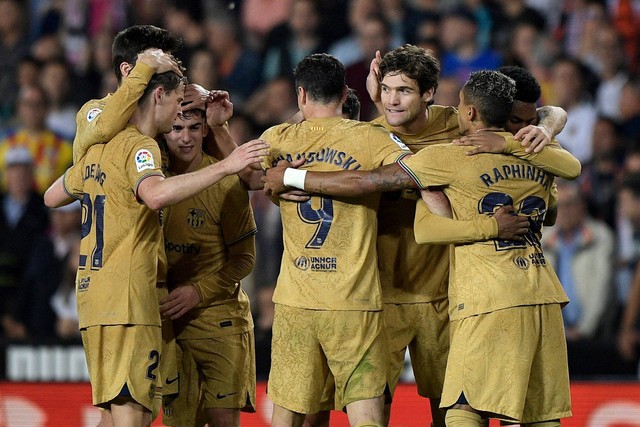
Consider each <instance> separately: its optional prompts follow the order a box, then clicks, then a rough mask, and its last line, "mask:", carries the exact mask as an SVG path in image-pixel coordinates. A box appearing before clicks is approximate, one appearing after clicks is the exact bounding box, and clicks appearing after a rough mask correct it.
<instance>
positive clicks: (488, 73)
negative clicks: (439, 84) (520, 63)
mask: <svg viewBox="0 0 640 427" xmlns="http://www.w3.org/2000/svg"><path fill="white" fill-rule="evenodd" d="M462 92H463V93H464V99H465V102H466V103H467V104H469V105H473V106H474V107H475V108H476V110H477V111H478V114H479V115H480V117H481V119H482V121H483V122H484V124H486V125H487V126H499V127H503V126H504V124H505V123H506V122H507V119H508V118H509V115H510V114H511V109H512V107H513V97H514V95H515V93H516V83H515V82H514V81H513V79H512V78H510V77H507V76H505V75H504V74H502V73H500V72H498V71H493V70H481V71H476V72H474V73H471V75H470V76H469V80H467V82H466V83H465V85H464V87H463V88H462Z"/></svg>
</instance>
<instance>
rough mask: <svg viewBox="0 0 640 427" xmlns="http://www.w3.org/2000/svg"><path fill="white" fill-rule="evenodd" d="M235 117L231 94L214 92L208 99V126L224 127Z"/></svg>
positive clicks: (222, 91) (210, 93)
mask: <svg viewBox="0 0 640 427" xmlns="http://www.w3.org/2000/svg"><path fill="white" fill-rule="evenodd" d="M231 116H233V103H232V102H231V101H230V100H229V92H227V91H224V90H212V91H211V92H209V97H208V99H207V124H208V125H209V126H222V125H223V124H225V123H226V122H227V121H228V120H229V119H230V118H231Z"/></svg>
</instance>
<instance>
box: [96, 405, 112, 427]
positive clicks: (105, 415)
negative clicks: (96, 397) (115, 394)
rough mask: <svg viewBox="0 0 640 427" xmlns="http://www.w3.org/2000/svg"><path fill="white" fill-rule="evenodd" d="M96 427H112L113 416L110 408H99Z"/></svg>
mask: <svg viewBox="0 0 640 427" xmlns="http://www.w3.org/2000/svg"><path fill="white" fill-rule="evenodd" d="M96 427H113V417H112V416H111V410H110V409H104V408H100V422H99V423H98V425H97V426H96Z"/></svg>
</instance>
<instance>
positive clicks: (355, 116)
mask: <svg viewBox="0 0 640 427" xmlns="http://www.w3.org/2000/svg"><path fill="white" fill-rule="evenodd" d="M342 116H343V117H345V118H348V119H351V120H360V100H359V99H358V94H357V92H356V90H355V89H352V88H350V87H349V88H347V99H345V101H344V104H342Z"/></svg>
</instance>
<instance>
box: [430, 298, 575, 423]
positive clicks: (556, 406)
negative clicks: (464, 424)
mask: <svg viewBox="0 0 640 427" xmlns="http://www.w3.org/2000/svg"><path fill="white" fill-rule="evenodd" d="M462 393H464V397H465V398H466V400H467V401H468V402H469V405H471V407H473V408H474V409H476V410H478V411H485V412H489V413H493V414H496V416H497V417H499V418H503V419H507V420H517V421H520V422H522V423H531V422H539V421H548V420H554V419H558V418H564V417H568V416H571V399H570V394H569V370H568V367H567V346H566V340H565V333H564V325H563V322H562V313H561V308H560V304H544V305H531V306H520V307H511V308H507V309H503V310H498V311H494V312H491V313H487V314H480V315H477V316H471V317H467V318H464V319H461V320H456V321H453V322H451V349H450V351H449V360H448V364H447V372H446V375H445V382H444V390H443V393H442V401H441V403H440V406H441V407H442V408H447V407H450V406H452V405H454V404H455V403H456V402H458V399H459V398H460V395H461V394H462Z"/></svg>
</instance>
